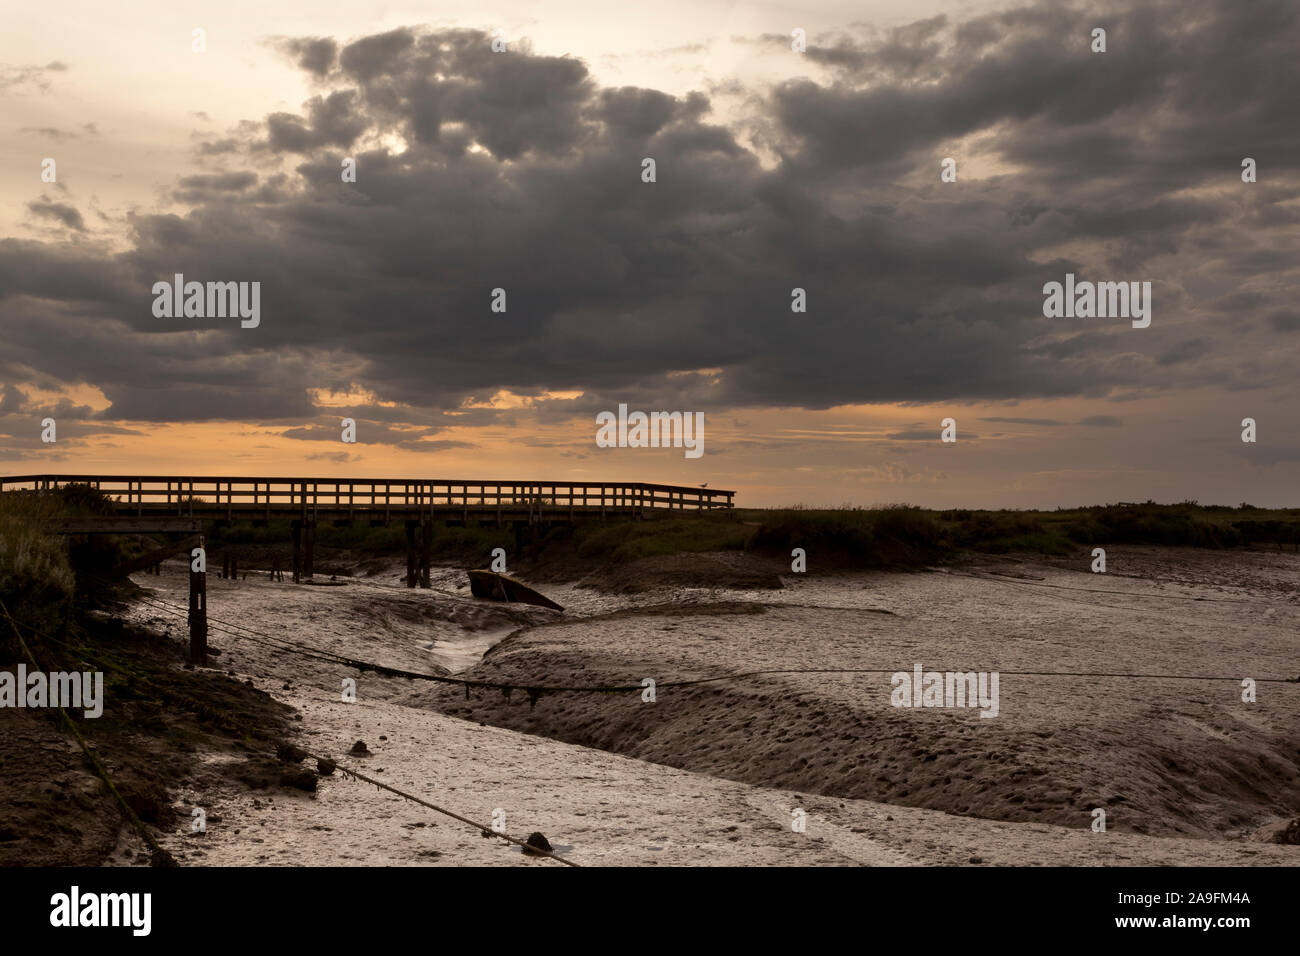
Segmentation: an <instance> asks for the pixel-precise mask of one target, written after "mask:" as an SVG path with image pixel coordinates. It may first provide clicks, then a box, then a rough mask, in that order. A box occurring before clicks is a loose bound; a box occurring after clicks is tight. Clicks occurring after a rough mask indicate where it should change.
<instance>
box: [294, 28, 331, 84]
mask: <svg viewBox="0 0 1300 956" xmlns="http://www.w3.org/2000/svg"><path fill="white" fill-rule="evenodd" d="M283 49H284V50H285V52H287V53H288V54H289V55H290V56H291V57H293V58H295V59H296V60H297V62H298V66H299V67H301V68H302V69H304V70H306V71H307V72H308V73H314V74H315V75H316V76H318V77H323V76H325V74H327V73H328V72H329V71H330V70H331V69H332V68H333V66H334V61H335V59H336V58H337V57H338V53H339V46H338V44H337V43H335V42H334V40H333V39H332V38H330V37H303V38H298V39H290V40H286V41H285V42H284V44H283Z"/></svg>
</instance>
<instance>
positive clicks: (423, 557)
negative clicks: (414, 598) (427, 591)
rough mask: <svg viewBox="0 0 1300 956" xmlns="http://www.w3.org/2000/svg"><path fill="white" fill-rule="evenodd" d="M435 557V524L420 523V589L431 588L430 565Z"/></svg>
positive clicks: (428, 522) (430, 522)
mask: <svg viewBox="0 0 1300 956" xmlns="http://www.w3.org/2000/svg"><path fill="white" fill-rule="evenodd" d="M432 556H433V522H432V521H421V522H420V587H422V588H427V587H430V586H431V584H430V581H429V563H430V558H431V557H432Z"/></svg>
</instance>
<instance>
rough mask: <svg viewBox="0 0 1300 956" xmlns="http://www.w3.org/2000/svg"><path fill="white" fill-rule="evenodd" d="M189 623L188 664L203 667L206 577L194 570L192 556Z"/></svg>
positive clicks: (202, 539) (206, 597) (205, 647)
mask: <svg viewBox="0 0 1300 956" xmlns="http://www.w3.org/2000/svg"><path fill="white" fill-rule="evenodd" d="M203 546H204V538H203V535H199V547H200V548H202V547H203ZM204 567H206V564H205V565H204ZM189 623H190V662H191V663H193V664H198V665H205V664H207V662H208V575H207V572H206V571H195V570H194V559H193V557H192V556H191V558H190V615H189Z"/></svg>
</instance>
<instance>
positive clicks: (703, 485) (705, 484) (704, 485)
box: [699, 481, 709, 488]
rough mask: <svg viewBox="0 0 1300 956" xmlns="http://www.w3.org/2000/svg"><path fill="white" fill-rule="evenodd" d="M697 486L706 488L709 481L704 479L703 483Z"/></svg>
mask: <svg viewBox="0 0 1300 956" xmlns="http://www.w3.org/2000/svg"><path fill="white" fill-rule="evenodd" d="M699 487H701V488H707V487H709V483H708V482H707V481H706V482H705V483H704V484H702V485H700V486H699Z"/></svg>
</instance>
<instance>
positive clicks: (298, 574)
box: [0, 475, 736, 661]
mask: <svg viewBox="0 0 1300 956" xmlns="http://www.w3.org/2000/svg"><path fill="white" fill-rule="evenodd" d="M68 485H87V486H89V487H91V488H93V489H95V490H96V491H99V492H101V493H102V494H103V495H105V496H106V497H107V498H108V499H109V500H110V501H111V502H112V503H113V507H114V511H115V514H113V515H111V516H110V515H103V516H83V517H76V518H64V519H58V520H57V521H56V522H55V523H54V524H55V526H54V528H53V530H55V531H58V532H59V533H62V534H153V535H170V536H173V537H172V544H171V545H168V546H166V547H163V548H160V549H158V550H156V551H153V552H151V553H150V554H148V555H145V556H143V557H141V558H138V559H136V560H135V561H132V562H130V564H127V565H123V566H122V570H123V573H131V571H134V570H140V569H142V568H143V567H145V566H146V565H148V564H156V563H157V562H158V561H160V560H162V558H164V557H167V556H168V555H170V554H175V553H176V552H177V551H180V550H188V549H190V548H191V546H198V547H202V546H203V530H204V527H205V525H220V524H234V523H236V522H241V523H242V522H249V523H252V524H254V525H264V526H265V525H270V524H271V523H272V522H279V521H288V523H289V525H290V528H291V533H292V537H293V580H294V581H295V582H297V581H300V580H302V579H303V578H310V577H312V575H313V563H314V562H313V556H314V552H315V542H316V527H317V523H318V522H327V523H329V524H333V525H348V524H352V523H354V522H362V521H364V522H367V523H368V524H370V525H371V526H379V525H386V524H389V523H391V522H393V521H402V522H404V523H405V525H406V543H407V561H406V567H407V574H406V583H407V586H408V587H415V586H416V585H417V584H419V585H420V586H422V587H429V565H430V558H431V553H432V545H433V527H434V525H435V523H441V524H445V525H459V526H469V525H470V524H471V523H476V524H478V525H480V526H482V525H495V526H497V527H507V526H508V527H513V528H514V529H515V535H516V540H517V541H518V542H519V543H520V545H521V546H522V543H523V536H524V534H525V533H532V532H534V531H536V530H537V529H538V528H539V527H542V526H547V525H552V524H560V523H565V524H568V523H576V522H579V521H609V520H638V519H648V518H654V517H664V516H680V515H685V514H701V513H705V512H713V511H730V510H731V509H732V508H733V506H734V501H733V499H734V497H735V494H736V493H735V492H734V491H722V490H718V489H712V488H707V487H691V486H684V485H661V484H647V483H645V482H584V481H476V480H470V479H457V480H454V481H449V480H423V479H405V478H402V479H371V478H240V477H213V476H208V477H187V476H175V475H172V476H160V477H159V476H141V475H121V476H109V475H16V476H11V477H0V493H3V492H27V493H37V494H41V493H48V492H52V491H56V490H58V489H60V488H64V487H66V486H68ZM485 558H486V556H485ZM206 604H207V598H206V583H205V572H202V571H198V572H192V573H191V575H190V638H191V653H192V655H193V657H194V658H195V660H198V661H202V660H203V659H204V658H205V656H206V647H207V644H206V634H207V612H206Z"/></svg>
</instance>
